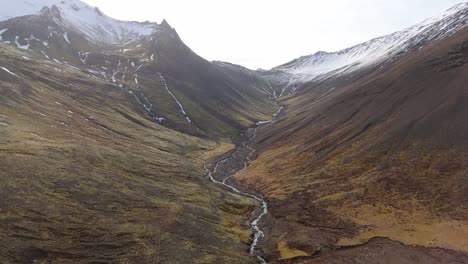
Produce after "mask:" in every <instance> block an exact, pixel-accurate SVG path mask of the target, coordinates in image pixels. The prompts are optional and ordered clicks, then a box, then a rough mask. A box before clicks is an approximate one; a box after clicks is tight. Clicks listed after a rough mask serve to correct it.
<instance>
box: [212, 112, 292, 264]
mask: <svg viewBox="0 0 468 264" xmlns="http://www.w3.org/2000/svg"><path fill="white" fill-rule="evenodd" d="M282 110H283V107H281V108H280V109H279V110H278V111H277V112H276V113H275V114H274V115H273V118H272V119H271V120H268V121H259V122H257V124H256V126H255V127H254V128H249V129H247V130H246V131H244V132H242V133H241V139H240V140H241V143H240V144H237V147H236V149H235V150H234V151H233V152H231V154H230V155H228V156H227V157H225V158H224V159H221V160H219V161H217V162H216V163H215V164H214V166H213V168H212V169H209V168H208V167H207V165H206V163H204V164H203V166H204V168H205V170H206V172H207V177H208V179H209V180H211V181H212V182H213V183H215V184H217V185H221V186H223V187H225V188H227V189H229V190H231V191H232V192H234V193H237V194H239V195H242V196H245V197H249V198H253V199H255V200H257V201H258V202H259V203H260V204H261V207H260V212H259V213H258V212H257V211H258V210H257V209H255V210H254V211H253V212H252V214H255V215H256V217H255V218H253V220H252V221H251V222H250V228H251V230H252V237H253V239H252V242H251V244H250V246H249V247H250V249H249V252H250V255H251V256H253V257H255V258H256V259H257V260H258V261H259V262H260V263H262V264H267V261H266V260H265V259H264V258H263V257H262V254H261V251H260V250H259V248H258V244H259V242H260V241H261V240H262V239H263V238H264V237H265V233H264V232H263V231H262V229H261V227H260V222H261V221H262V220H263V218H264V217H265V216H266V215H267V214H268V202H267V201H266V200H265V199H264V198H263V197H262V196H261V195H259V194H256V193H253V192H249V191H244V190H241V189H240V187H237V186H235V182H234V181H233V178H234V177H235V176H236V175H237V174H238V173H240V172H241V171H243V170H245V169H246V168H247V166H248V165H249V164H250V162H251V161H252V157H253V154H254V153H255V149H253V148H252V147H251V144H252V141H253V140H254V139H255V137H256V135H257V129H258V128H260V127H262V126H264V125H266V124H268V123H272V122H273V121H275V119H276V117H277V116H278V115H279V114H280V113H281V111H282ZM239 165H241V166H239Z"/></svg>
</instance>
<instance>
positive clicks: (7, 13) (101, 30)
mask: <svg viewBox="0 0 468 264" xmlns="http://www.w3.org/2000/svg"><path fill="white" fill-rule="evenodd" d="M0 5H1V6H2V9H1V10H0V20H7V19H11V18H14V17H19V16H25V15H32V14H44V12H48V14H50V15H53V16H54V17H55V18H60V19H57V20H56V22H57V23H61V24H62V25H63V26H64V27H66V28H67V29H70V30H76V31H78V32H80V33H83V34H84V35H85V36H86V37H87V38H88V39H89V40H90V41H93V42H104V43H109V44H125V43H128V42H131V41H135V40H138V39H139V38H141V37H145V36H149V35H152V34H154V33H155V32H156V31H157V30H158V29H159V25H158V24H157V23H149V22H145V23H141V22H129V21H121V20H117V19H114V18H111V17H109V16H107V15H105V14H104V13H103V12H102V11H100V10H99V8H97V7H91V6H89V5H88V4H86V3H84V2H82V1H79V0H15V1H11V0H0ZM166 23H167V22H166Z"/></svg>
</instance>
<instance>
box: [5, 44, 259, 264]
mask: <svg viewBox="0 0 468 264" xmlns="http://www.w3.org/2000/svg"><path fill="white" fill-rule="evenodd" d="M0 94H1V95H2V96H1V97H0V135H1V138H2V144H1V147H0V167H1V168H2V170H1V171H0V177H1V178H2V181H1V183H0V189H1V190H2V191H1V194H0V196H1V201H0V208H1V210H0V244H1V250H0V259H1V262H2V263H33V262H38V263H43V262H47V263H49V262H51V263H91V262H93V263H96V262H106V263H109V262H111V263H128V262H131V263H155V262H156V263H158V262H165V261H170V262H171V263H189V262H196V261H199V262H203V261H204V260H206V259H211V260H213V261H217V262H236V263H238V262H239V261H240V262H241V263H251V259H250V256H249V255H248V253H247V249H248V245H247V243H248V240H249V236H250V232H249V228H248V225H247V222H248V220H249V218H250V212H251V210H253V208H254V206H255V203H254V202H253V201H250V200H248V199H245V198H243V197H239V196H236V195H232V194H230V193H226V192H225V191H224V190H220V189H219V188H217V187H216V186H214V185H212V184H210V183H209V182H208V181H207V180H206V179H205V177H204V175H205V170H204V169H203V164H202V162H201V161H200V160H198V158H197V157H198V156H199V155H200V154H202V153H204V152H205V151H207V150H209V149H212V148H215V147H216V146H217V143H215V142H212V141H208V140H203V139H199V138H196V137H192V136H188V135H185V134H182V133H180V132H177V131H175V130H170V129H167V128H165V127H163V126H161V125H159V124H158V123H155V122H153V121H151V120H148V119H146V118H145V116H144V114H143V109H141V108H140V107H139V106H138V105H137V104H135V103H134V98H133V97H132V96H131V95H130V94H128V93H127V92H126V91H125V90H124V89H121V88H119V87H116V86H114V85H110V84H109V83H107V82H105V81H103V80H100V79H95V78H88V77H87V75H86V74H84V73H83V72H81V71H80V70H77V69H75V68H73V67H70V66H63V67H60V68H58V67H57V64H56V63H53V62H47V61H44V59H43V58H42V56H38V55H34V54H29V53H26V52H22V51H18V50H16V49H14V48H12V47H9V46H5V45H3V44H0ZM221 198H222V199H221Z"/></svg>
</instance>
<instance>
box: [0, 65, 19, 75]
mask: <svg viewBox="0 0 468 264" xmlns="http://www.w3.org/2000/svg"><path fill="white" fill-rule="evenodd" d="M0 69H2V70H4V71H6V72H8V73H9V74H11V75H13V76H15V77H19V76H18V75H16V74H15V73H13V72H11V71H10V70H8V69H7V68H5V67H1V66H0Z"/></svg>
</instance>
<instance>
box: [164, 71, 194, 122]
mask: <svg viewBox="0 0 468 264" xmlns="http://www.w3.org/2000/svg"><path fill="white" fill-rule="evenodd" d="M158 74H159V78H161V81H162V82H163V84H164V87H165V88H166V91H167V92H168V93H169V94H170V95H171V97H172V98H173V99H174V101H175V102H176V103H177V105H178V106H179V110H180V112H181V113H182V114H183V115H184V116H185V119H186V120H187V122H188V123H189V124H191V123H192V120H190V118H189V117H188V116H187V113H186V112H185V110H184V107H183V106H182V104H181V103H180V101H179V100H178V99H177V97H176V96H175V95H174V94H173V93H172V92H171V90H169V87H168V86H167V83H166V79H165V78H164V76H163V75H162V74H161V73H160V72H158Z"/></svg>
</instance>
